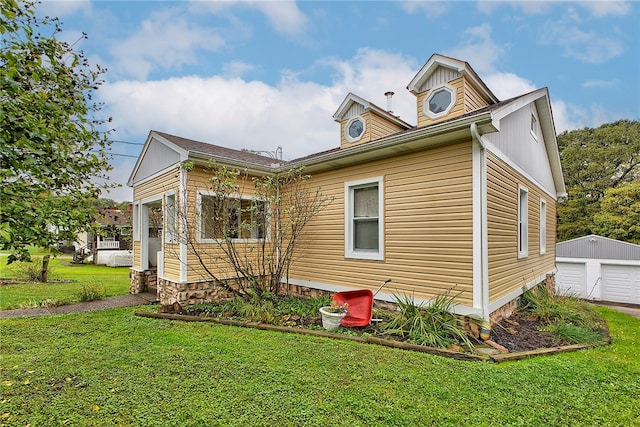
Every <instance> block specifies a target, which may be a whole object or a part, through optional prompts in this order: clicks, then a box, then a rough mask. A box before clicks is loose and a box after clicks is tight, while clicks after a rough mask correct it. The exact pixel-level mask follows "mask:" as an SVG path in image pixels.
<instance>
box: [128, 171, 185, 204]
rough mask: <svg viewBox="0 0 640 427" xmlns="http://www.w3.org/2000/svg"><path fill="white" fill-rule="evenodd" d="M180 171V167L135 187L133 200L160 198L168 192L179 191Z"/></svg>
mask: <svg viewBox="0 0 640 427" xmlns="http://www.w3.org/2000/svg"><path fill="white" fill-rule="evenodd" d="M179 175H180V169H179V168H178V166H176V167H174V168H171V169H169V170H168V171H166V172H164V173H162V174H161V175H159V176H157V177H155V178H153V179H150V180H148V181H146V182H144V183H142V184H138V185H135V186H134V187H133V200H142V201H144V200H146V199H150V198H155V197H160V196H162V195H163V194H164V193H166V192H167V191H172V190H173V191H176V192H177V191H178V186H179Z"/></svg>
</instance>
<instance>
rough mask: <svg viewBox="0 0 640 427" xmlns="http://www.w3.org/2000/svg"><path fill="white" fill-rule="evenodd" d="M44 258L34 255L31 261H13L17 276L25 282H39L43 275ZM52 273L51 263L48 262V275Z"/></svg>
mask: <svg viewBox="0 0 640 427" xmlns="http://www.w3.org/2000/svg"><path fill="white" fill-rule="evenodd" d="M42 263H43V261H42V258H41V257H39V258H36V257H33V258H32V260H31V261H29V262H27V261H24V262H23V261H18V262H15V263H13V265H14V267H13V268H14V269H15V274H16V277H17V278H18V279H20V280H24V281H25V282H38V281H40V278H41V277H42ZM50 274H51V267H50V264H47V269H46V276H49V275H50Z"/></svg>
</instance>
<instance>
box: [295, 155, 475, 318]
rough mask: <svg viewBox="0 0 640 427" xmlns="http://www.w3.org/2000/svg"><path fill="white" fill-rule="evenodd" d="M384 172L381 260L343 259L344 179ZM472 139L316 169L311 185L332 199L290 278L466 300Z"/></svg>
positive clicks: (469, 296) (469, 281) (315, 222)
mask: <svg viewBox="0 0 640 427" xmlns="http://www.w3.org/2000/svg"><path fill="white" fill-rule="evenodd" d="M379 176H383V182H384V213H383V217H384V228H385V231H384V254H385V257H384V260H382V261H378V260H362V259H351V258H345V247H344V245H345V243H344V239H345V236H344V227H345V201H344V185H345V182H350V181H355V180H363V179H368V178H375V177H379ZM471 181H472V178H471V144H470V143H458V144H455V145H451V146H446V147H440V148H436V149H432V150H429V151H424V152H421V153H416V154H411V155H404V156H399V157H395V158H392V159H384V160H379V161H376V162H372V163H369V164H365V165H359V166H355V167H349V168H344V169H340V170H335V171H331V172H326V173H321V174H318V175H314V176H313V177H312V180H311V183H312V184H313V185H316V186H320V187H321V188H322V191H323V192H324V193H325V194H327V195H330V196H332V197H333V198H334V199H333V202H332V203H331V204H330V205H329V206H328V207H327V208H326V209H324V210H323V211H321V212H320V213H319V214H318V216H317V217H316V218H315V219H314V220H313V221H312V222H311V223H310V224H309V226H308V227H307V229H306V231H305V237H306V239H305V240H306V242H305V243H306V244H305V245H304V251H303V252H302V254H301V257H300V258H299V259H297V260H296V261H295V263H294V266H293V268H292V270H291V274H290V277H291V278H294V279H298V280H308V281H311V282H319V283H326V284H332V285H338V286H344V287H354V288H355V287H364V288H369V289H371V290H375V289H377V287H378V286H379V285H380V283H381V282H382V281H383V280H385V279H387V278H392V279H393V282H392V284H391V285H388V289H386V290H385V292H388V293H391V292H402V293H405V294H408V295H413V296H414V297H416V298H423V299H429V298H431V297H433V296H435V295H437V294H441V293H443V292H445V291H447V290H448V289H451V288H455V289H454V293H457V292H462V294H461V296H460V298H459V301H460V302H461V303H464V304H466V305H471V301H472V206H471V201H472V197H471V191H472V190H471Z"/></svg>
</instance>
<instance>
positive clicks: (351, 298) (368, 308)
mask: <svg viewBox="0 0 640 427" xmlns="http://www.w3.org/2000/svg"><path fill="white" fill-rule="evenodd" d="M331 299H332V300H334V301H335V302H337V303H338V304H340V305H342V304H344V303H346V304H347V315H346V316H345V317H343V318H342V321H341V322H340V324H341V325H342V326H345V327H356V326H367V325H368V324H369V323H371V312H372V310H373V292H371V291H370V290H369V289H358V290H355V291H344V292H336V293H335V294H334V295H333V296H332V297H331Z"/></svg>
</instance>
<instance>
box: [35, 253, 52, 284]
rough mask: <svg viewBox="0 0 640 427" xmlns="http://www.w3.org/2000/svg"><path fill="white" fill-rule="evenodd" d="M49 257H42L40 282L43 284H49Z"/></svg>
mask: <svg viewBox="0 0 640 427" xmlns="http://www.w3.org/2000/svg"><path fill="white" fill-rule="evenodd" d="M49 257H50V255H45V256H43V257H42V270H40V276H39V277H38V280H39V281H40V282H42V283H47V274H48V272H49Z"/></svg>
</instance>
